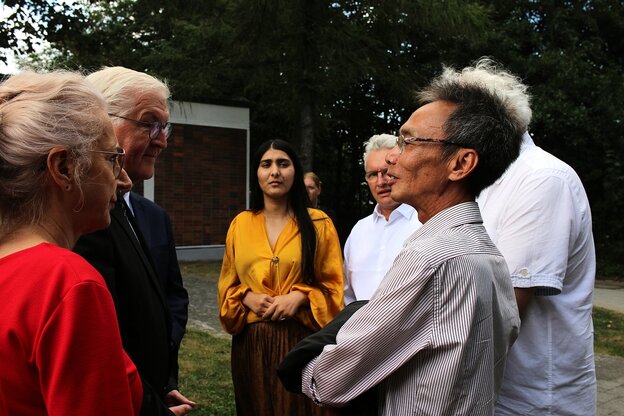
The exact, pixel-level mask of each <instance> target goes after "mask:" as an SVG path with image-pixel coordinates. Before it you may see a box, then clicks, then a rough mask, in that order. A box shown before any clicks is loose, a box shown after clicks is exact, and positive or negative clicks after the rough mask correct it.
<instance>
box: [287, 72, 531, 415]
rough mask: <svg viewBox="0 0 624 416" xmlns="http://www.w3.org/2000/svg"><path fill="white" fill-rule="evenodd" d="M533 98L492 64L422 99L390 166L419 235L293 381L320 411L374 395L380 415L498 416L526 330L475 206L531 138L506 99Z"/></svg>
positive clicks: (453, 75)
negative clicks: (509, 365)
mask: <svg viewBox="0 0 624 416" xmlns="http://www.w3.org/2000/svg"><path fill="white" fill-rule="evenodd" d="M524 89H526V87H525V86H524V85H523V84H522V83H521V82H520V81H519V80H518V79H517V78H516V77H515V76H513V75H511V74H509V73H507V72H504V71H502V70H500V69H498V68H496V67H495V66H494V65H493V64H492V63H491V62H490V61H488V60H484V61H479V62H478V63H477V64H476V65H475V67H471V68H464V69H463V70H462V71H461V72H458V71H455V70H453V69H451V68H446V69H445V70H444V72H443V73H442V75H441V76H439V77H438V78H436V79H435V80H434V81H433V82H432V83H430V85H429V86H428V87H427V88H425V89H424V90H423V91H422V92H421V93H420V99H421V102H422V104H423V105H422V107H420V108H418V109H417V110H416V111H415V112H414V113H413V114H412V115H411V117H410V118H409V120H407V122H406V123H405V124H404V125H403V126H402V127H401V131H400V133H401V136H399V138H398V139H397V146H396V147H395V149H393V150H392V151H390V152H389V153H388V155H387V156H386V161H387V163H388V164H389V165H390V166H389V167H388V172H387V174H388V176H389V177H390V185H391V189H392V191H391V196H392V199H394V200H395V201H397V202H403V203H406V204H409V205H411V206H412V207H414V208H415V209H416V211H417V212H418V219H419V220H420V222H421V223H422V226H421V227H420V228H419V229H418V230H416V231H415V232H414V233H413V234H412V235H411V236H410V237H408V238H407V240H405V243H404V244H403V247H402V249H401V251H400V252H399V254H398V256H397V257H396V259H395V260H394V263H393V264H392V266H391V267H390V270H389V271H388V273H387V274H386V276H385V277H384V278H383V280H382V281H381V284H380V285H379V287H378V288H377V290H376V291H375V293H374V294H373V296H372V297H371V299H370V300H369V301H368V303H366V304H365V305H364V306H361V307H360V309H358V310H357V311H356V312H355V313H353V315H352V316H351V317H350V318H349V319H348V320H347V321H346V322H345V323H344V325H342V327H341V328H340V330H339V331H338V332H337V335H336V336H335V338H334V341H333V342H331V343H330V344H329V345H325V346H324V348H323V349H322V350H321V352H320V354H319V355H318V356H316V357H315V358H313V359H312V360H311V361H309V362H308V363H307V364H304V366H303V367H300V368H298V369H297V368H295V369H294V371H292V372H291V373H290V374H289V375H292V374H293V373H294V374H297V372H298V374H299V375H300V379H299V380H300V381H301V382H300V383H299V386H300V388H301V391H302V392H303V393H305V394H306V395H308V396H309V397H311V398H312V399H313V400H314V401H315V402H316V403H318V404H320V405H327V406H335V407H341V406H344V405H346V404H348V403H349V402H350V401H352V400H353V399H354V398H357V397H358V396H360V395H361V394H363V393H365V392H367V391H369V390H370V389H371V388H373V387H376V388H377V398H378V403H379V404H378V414H381V415H408V414H409V415H416V414H417V415H492V414H493V413H494V403H495V402H496V397H497V394H498V391H499V388H500V384H501V380H502V376H503V371H504V368H505V360H506V357H507V353H508V351H509V348H510V347H511V345H512V343H513V341H514V340H515V338H516V337H517V334H518V328H519V325H520V318H519V315H518V308H517V307H516V302H515V299H514V291H513V287H512V285H511V280H510V278H509V269H508V268H507V264H506V263H505V259H504V258H503V256H502V254H501V253H500V252H499V251H498V249H497V248H496V246H495V245H494V243H493V242H492V240H491V239H490V238H489V236H488V234H487V232H486V230H485V228H484V226H483V220H482V219H481V214H480V212H479V207H478V205H477V203H476V202H475V198H476V197H477V195H479V193H480V192H481V190H483V189H484V188H485V187H487V186H489V185H490V184H492V183H493V182H494V181H495V180H496V179H497V178H498V177H500V176H501V175H502V174H503V172H504V171H505V169H506V168H507V167H508V166H509V165H510V164H511V163H512V162H513V161H514V159H515V158H516V157H517V156H518V153H519V149H520V142H521V138H522V134H523V133H524V131H521V129H517V128H515V125H516V124H515V120H514V117H515V113H514V112H513V111H510V110H509V108H508V106H507V104H508V103H507V102H506V100H505V99H504V97H505V94H500V92H501V91H505V90H514V91H523V90H524ZM339 317H340V316H339ZM332 322H333V321H332ZM331 326H332V323H330V324H328V326H327V327H331ZM319 332H321V333H322V332H323V330H321V331H319ZM315 335H316V334H315ZM315 335H312V336H315ZM329 338H330V337H325V339H329ZM306 340H307V338H306ZM306 340H304V341H303V342H305V341H306ZM296 350H297V347H296V349H295V350H293V351H296ZM293 354H295V352H291V353H289V356H287V357H286V360H285V363H286V362H288V361H289V360H290V359H291V357H290V356H291V355H293ZM283 364H284V363H283ZM280 370H283V366H280ZM280 376H282V380H284V379H288V377H283V374H280ZM296 381H297V380H296V379H295V383H293V385H294V386H295V387H298V386H296V384H297V383H296ZM293 385H291V386H289V388H290V389H291V390H293Z"/></svg>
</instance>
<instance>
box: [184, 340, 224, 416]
mask: <svg viewBox="0 0 624 416" xmlns="http://www.w3.org/2000/svg"><path fill="white" fill-rule="evenodd" d="M179 361H180V385H179V386H178V387H179V389H180V392H181V393H182V394H184V395H185V396H186V397H188V398H189V399H190V400H193V401H195V402H196V403H197V407H196V408H195V409H194V410H193V412H192V413H191V415H193V416H200V415H201V416H205V415H219V416H225V415H234V414H236V411H235V407H234V388H233V387H232V376H231V372H230V340H229V339H224V338H217V337H214V336H212V335H210V334H207V333H204V332H201V331H198V330H194V329H190V330H188V331H187V333H186V335H185V336H184V339H183V340H182V345H181V347H180V356H179Z"/></svg>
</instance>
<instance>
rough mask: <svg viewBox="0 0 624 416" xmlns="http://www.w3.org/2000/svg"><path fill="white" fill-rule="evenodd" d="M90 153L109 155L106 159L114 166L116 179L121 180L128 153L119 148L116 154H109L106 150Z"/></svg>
mask: <svg viewBox="0 0 624 416" xmlns="http://www.w3.org/2000/svg"><path fill="white" fill-rule="evenodd" d="M90 152H92V153H101V154H104V155H108V156H107V157H106V159H107V160H108V161H109V162H110V163H111V165H112V166H113V175H114V176H115V179H118V178H119V175H121V169H123V165H124V162H125V161H126V151H125V150H124V149H121V148H119V149H117V151H116V152H109V151H106V150H90Z"/></svg>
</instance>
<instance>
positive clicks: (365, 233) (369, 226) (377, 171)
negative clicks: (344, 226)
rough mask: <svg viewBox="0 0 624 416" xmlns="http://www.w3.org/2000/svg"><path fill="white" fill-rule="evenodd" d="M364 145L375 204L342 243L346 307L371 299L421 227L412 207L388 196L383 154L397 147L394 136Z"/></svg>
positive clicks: (366, 174)
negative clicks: (404, 246) (370, 211)
mask: <svg viewBox="0 0 624 416" xmlns="http://www.w3.org/2000/svg"><path fill="white" fill-rule="evenodd" d="M364 145H365V148H364V156H363V158H362V160H363V161H364V170H365V174H364V177H365V179H366V183H368V187H369V188H370V191H371V195H372V196H373V198H374V199H375V201H376V202H377V204H376V205H375V209H374V210H373V213H372V214H371V215H369V216H368V217H365V218H362V219H361V220H360V221H358V223H357V224H355V226H354V227H353V229H352V230H351V234H349V237H348V238H347V242H346V244H345V248H344V285H345V287H344V300H345V305H348V304H349V303H351V302H353V301H356V300H368V299H370V297H371V295H372V294H373V292H374V291H375V289H377V286H379V283H380V282H381V279H383V277H384V276H385V274H386V272H387V271H388V269H389V268H390V266H392V262H393V261H394V258H395V257H396V255H397V254H399V251H400V250H401V247H402V246H403V242H404V241H405V239H406V238H407V237H409V236H410V235H411V234H412V233H413V232H414V231H416V230H417V229H418V227H420V225H421V224H420V221H418V214H417V213H416V210H415V209H414V208H412V207H411V206H409V205H407V204H402V203H400V202H396V201H395V200H393V199H392V198H391V197H390V184H389V181H388V176H387V172H388V165H387V164H386V155H387V153H388V151H389V150H390V149H392V148H393V147H394V146H395V145H396V136H393V135H390V134H377V135H375V136H373V137H371V138H370V139H369V140H368V141H367V142H365V143H364Z"/></svg>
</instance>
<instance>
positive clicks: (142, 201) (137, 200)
mask: <svg viewBox="0 0 624 416" xmlns="http://www.w3.org/2000/svg"><path fill="white" fill-rule="evenodd" d="M130 200H131V202H132V203H133V204H134V205H139V206H141V207H142V208H143V209H145V210H148V211H152V212H154V213H158V214H160V215H166V214H167V211H165V209H164V208H163V207H161V206H160V205H158V204H157V203H155V202H154V201H152V200H149V199H147V198H145V197H144V196H142V195H139V194H137V193H136V192H130Z"/></svg>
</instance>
